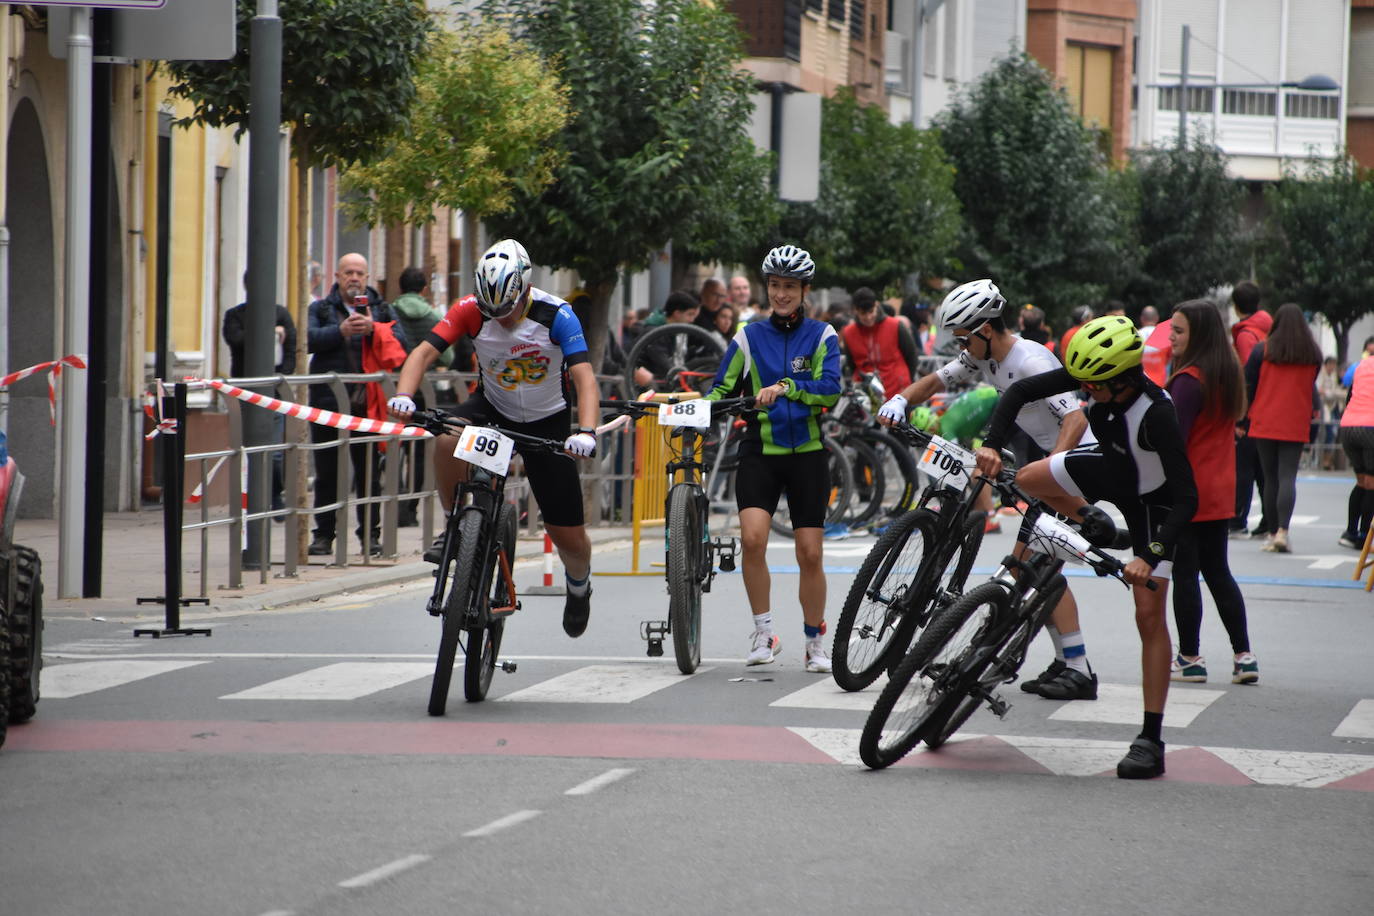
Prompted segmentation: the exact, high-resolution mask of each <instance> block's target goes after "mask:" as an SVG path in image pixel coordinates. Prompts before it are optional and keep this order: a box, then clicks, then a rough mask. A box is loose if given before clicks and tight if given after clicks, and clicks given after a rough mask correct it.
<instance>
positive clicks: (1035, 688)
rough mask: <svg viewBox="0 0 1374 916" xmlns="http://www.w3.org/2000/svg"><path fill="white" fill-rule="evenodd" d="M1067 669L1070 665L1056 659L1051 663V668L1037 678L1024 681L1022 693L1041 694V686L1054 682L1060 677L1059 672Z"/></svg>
mask: <svg viewBox="0 0 1374 916" xmlns="http://www.w3.org/2000/svg"><path fill="white" fill-rule="evenodd" d="M1067 667H1068V665H1066V664H1064V662H1063V661H1062V660H1061V659H1058V658H1056V659H1055V660H1054V661H1052V662H1050V666H1049V667H1048V668H1046V669H1045V670H1044V671H1041V672H1040V673H1039V674H1037V675H1036V676H1035V677H1033V678H1031V679H1030V680H1028V681H1022V682H1021V690H1022V692H1023V693H1039V692H1040V685H1041V684H1043V683H1045V682H1046V681H1052V680H1054V679H1055V678H1056V677H1058V676H1059V672H1061V671H1063V670H1064V669H1065V668H1067Z"/></svg>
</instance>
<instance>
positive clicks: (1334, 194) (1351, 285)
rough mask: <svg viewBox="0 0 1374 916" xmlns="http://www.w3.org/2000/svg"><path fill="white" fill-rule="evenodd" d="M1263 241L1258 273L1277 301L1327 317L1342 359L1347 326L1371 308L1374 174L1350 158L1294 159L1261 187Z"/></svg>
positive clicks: (1373, 290) (1373, 302)
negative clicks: (1265, 222)
mask: <svg viewBox="0 0 1374 916" xmlns="http://www.w3.org/2000/svg"><path fill="white" fill-rule="evenodd" d="M1264 200H1265V203H1266V204H1267V205H1268V207H1269V220H1268V229H1269V232H1268V237H1267V239H1266V242H1267V244H1265V245H1264V247H1263V248H1262V249H1261V258H1260V276H1261V279H1262V281H1263V282H1264V283H1265V285H1267V286H1270V287H1271V288H1272V289H1273V291H1274V301H1277V302H1296V303H1298V304H1299V305H1301V306H1302V307H1303V309H1304V310H1306V311H1309V312H1316V313H1319V314H1321V315H1324V316H1325V317H1326V320H1327V321H1328V322H1330V323H1331V329H1332V331H1334V332H1335V335H1336V359H1337V361H1339V362H1340V363H1341V364H1342V365H1344V364H1345V359H1346V353H1347V352H1348V339H1347V338H1348V336H1349V334H1350V328H1351V326H1352V325H1354V324H1355V322H1356V321H1358V320H1359V319H1360V318H1362V317H1364V316H1365V315H1367V314H1369V313H1370V312H1374V271H1371V270H1370V255H1371V252H1374V172H1371V171H1370V170H1369V169H1363V168H1361V167H1360V166H1359V165H1358V164H1357V163H1356V162H1355V161H1354V160H1353V159H1351V158H1349V157H1348V156H1344V155H1343V156H1341V157H1339V158H1337V159H1333V160H1323V159H1309V160H1307V161H1306V163H1305V168H1302V169H1300V167H1299V166H1297V165H1291V166H1289V167H1287V168H1286V169H1285V170H1284V176H1283V180H1282V181H1280V182H1278V183H1277V184H1274V185H1270V186H1269V187H1268V188H1265V191H1264Z"/></svg>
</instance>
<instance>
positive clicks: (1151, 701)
mask: <svg viewBox="0 0 1374 916" xmlns="http://www.w3.org/2000/svg"><path fill="white" fill-rule="evenodd" d="M1144 349H1145V348H1144V346H1143V345H1142V343H1141V340H1140V335H1139V334H1138V333H1137V331H1136V329H1135V326H1134V325H1133V324H1131V322H1130V320H1129V319H1126V318H1122V317H1121V316H1119V315H1106V316H1104V317H1102V318H1096V319H1094V320H1092V321H1090V322H1088V323H1087V324H1085V325H1083V327H1081V328H1080V329H1079V330H1078V333H1077V334H1075V335H1074V336H1073V339H1072V340H1071V341H1069V346H1068V349H1067V350H1066V351H1065V353H1064V368H1062V369H1058V370H1055V371H1053V372H1047V373H1045V374H1044V375H1037V376H1033V377H1031V378H1027V379H1023V380H1021V381H1018V382H1017V383H1016V384H1014V385H1012V386H1011V387H1010V388H1009V389H1007V392H1006V394H1005V395H1004V396H1003V398H1002V402H1001V403H1000V404H999V405H998V406H997V410H996V412H995V413H994V414H993V417H992V429H991V431H990V432H989V433H988V436H987V438H986V439H984V440H983V447H982V448H980V449H979V450H978V452H977V456H978V469H979V470H980V471H982V472H983V473H984V474H987V475H995V474H997V473H998V472H1000V471H1001V470H1002V459H1001V458H1000V457H999V455H998V449H999V448H1000V447H1001V445H1002V444H1003V443H1004V442H1005V441H1006V437H1007V433H1008V431H1009V430H1010V429H1011V424H1012V419H1013V418H1014V417H1015V416H1016V412H1017V411H1019V410H1020V409H1021V406H1022V405H1023V404H1026V403H1027V402H1029V401H1032V400H1035V399H1038V398H1044V397H1050V396H1052V395H1054V394H1058V393H1061V392H1065V391H1072V390H1073V389H1074V388H1077V387H1079V386H1082V387H1083V389H1084V390H1086V391H1087V392H1088V395H1089V397H1091V398H1092V401H1093V403H1092V404H1091V405H1090V406H1089V407H1088V411H1087V413H1088V425H1089V426H1090V427H1091V428H1092V431H1093V432H1094V433H1095V434H1096V435H1097V444H1096V445H1095V446H1092V447H1081V448H1076V449H1073V450H1072V451H1068V452H1059V453H1057V454H1055V455H1051V456H1050V457H1049V458H1046V459H1043V460H1041V461H1037V462H1034V463H1033V464H1029V465H1027V466H1025V467H1023V468H1022V469H1021V471H1020V472H1019V473H1018V474H1017V477H1016V482H1017V484H1018V485H1019V486H1020V487H1021V489H1023V490H1025V491H1026V493H1028V494H1030V495H1031V496H1034V497H1037V498H1039V499H1042V500H1044V501H1045V502H1047V503H1049V504H1050V506H1052V507H1053V508H1054V509H1055V511H1057V512H1059V513H1061V514H1062V515H1064V516H1066V517H1068V518H1078V510H1079V509H1081V508H1082V507H1083V505H1084V504H1085V503H1087V502H1097V501H1098V500H1106V501H1107V502H1110V503H1113V504H1114V505H1115V506H1116V507H1117V508H1118V509H1119V510H1121V514H1122V515H1124V516H1125V517H1126V526H1127V528H1128V529H1129V530H1130V534H1131V548H1132V550H1133V551H1134V553H1135V558H1134V559H1133V560H1131V562H1130V563H1128V564H1126V569H1125V572H1124V575H1123V578H1124V579H1125V580H1126V581H1127V582H1128V583H1129V584H1130V585H1131V586H1132V589H1131V591H1132V594H1133V596H1134V598H1135V623H1136V629H1137V630H1138V631H1139V633H1140V646H1141V651H1140V667H1141V687H1142V690H1143V692H1144V694H1145V717H1144V727H1143V728H1142V729H1141V732H1140V735H1139V736H1137V737H1136V739H1135V740H1134V741H1132V742H1131V748H1130V750H1129V751H1128V752H1127V753H1126V756H1125V757H1124V758H1122V760H1121V762H1120V763H1118V764H1117V765H1116V775H1117V776H1120V777H1121V778H1123V779H1151V778H1153V777H1155V776H1160V775H1163V773H1164V739H1163V737H1162V735H1161V728H1162V726H1163V724H1164V703H1165V700H1166V699H1167V698H1168V694H1169V662H1170V660H1171V655H1172V651H1173V649H1172V646H1171V644H1170V641H1169V627H1168V622H1167V621H1166V619H1165V610H1164V609H1165V598H1166V595H1167V592H1168V584H1169V572H1170V569H1171V567H1172V566H1173V556H1174V545H1175V543H1177V541H1178V537H1179V535H1180V534H1181V533H1182V531H1183V528H1184V526H1185V525H1187V524H1188V522H1189V521H1190V520H1191V519H1192V517H1193V513H1194V512H1196V511H1197V486H1196V484H1195V483H1194V481H1193V469H1192V466H1191V465H1190V464H1189V463H1188V451H1187V446H1186V445H1185V443H1184V440H1183V434H1182V433H1181V432H1180V431H1179V426H1178V417H1177V416H1176V415H1175V414H1174V407H1173V404H1172V402H1170V400H1169V396H1168V395H1167V394H1165V393H1164V392H1163V391H1161V390H1160V388H1159V386H1158V385H1156V384H1155V383H1154V382H1152V381H1150V380H1149V379H1148V378H1146V377H1145V373H1144V372H1143V371H1142V370H1141V367H1140V363H1141V357H1142V355H1143V354H1144ZM1151 581H1153V582H1154V584H1155V590H1154V591H1151V590H1149V589H1148V588H1147V587H1146V586H1147V583H1149V582H1151Z"/></svg>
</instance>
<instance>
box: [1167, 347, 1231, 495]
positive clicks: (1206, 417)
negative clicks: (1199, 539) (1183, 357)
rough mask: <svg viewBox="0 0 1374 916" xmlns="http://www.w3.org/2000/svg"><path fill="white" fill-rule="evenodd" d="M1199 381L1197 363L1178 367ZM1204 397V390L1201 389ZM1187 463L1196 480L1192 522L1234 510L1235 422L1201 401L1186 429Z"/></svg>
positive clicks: (1200, 372)
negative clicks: (1189, 427) (1202, 405)
mask: <svg viewBox="0 0 1374 916" xmlns="http://www.w3.org/2000/svg"><path fill="white" fill-rule="evenodd" d="M1179 374H1180V375H1190V376H1192V377H1193V378H1195V379H1197V380H1198V383H1199V384H1201V383H1202V371H1201V370H1200V369H1198V367H1197V366H1189V367H1188V368H1186V369H1183V370H1180V372H1179ZM1203 395H1204V397H1205V396H1206V392H1205V391H1204V392H1203ZM1188 463H1189V464H1191V465H1192V466H1193V480H1194V481H1196V482H1197V512H1196V513H1194V514H1193V519H1192V520H1193V521H1195V522H1212V521H1216V520H1217V519H1219V518H1231V517H1232V516H1233V515H1235V514H1236V424H1235V423H1234V422H1233V421H1232V420H1230V419H1229V418H1227V417H1225V416H1223V415H1222V413H1221V411H1219V410H1213V409H1210V408H1209V407H1208V406H1206V405H1204V407H1203V409H1202V412H1201V413H1199V414H1198V415H1197V418H1196V419H1194V420H1193V426H1192V428H1191V429H1189V430H1188Z"/></svg>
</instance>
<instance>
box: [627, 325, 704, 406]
mask: <svg viewBox="0 0 1374 916" xmlns="http://www.w3.org/2000/svg"><path fill="white" fill-rule="evenodd" d="M724 355H725V350H724V349H723V348H722V347H721V345H720V342H719V341H718V340H717V339H716V338H715V337H713V336H711V334H710V332H709V331H707V330H706V329H705V328H702V327H700V326H698V325H695V324H691V323H688V322H673V323H671V324H662V325H659V326H658V327H656V328H653V329H651V330H649V331H647V332H645V333H644V334H643V335H642V336H641V337H640V338H639V339H638V340H636V341H635V342H634V345H633V346H632V347H630V351H629V353H627V354H626V355H625V370H624V373H623V375H624V379H625V392H626V393H627V394H633V393H634V392H636V391H644V390H652V391H663V392H668V391H681V392H695V393H697V394H699V395H701V394H706V392H708V391H710V390H711V382H712V380H713V379H715V377H716V370H718V369H719V368H720V360H721V357H722V356H724ZM641 369H642V370H645V371H647V372H648V373H649V374H650V375H652V376H653V380H652V381H649V382H644V381H642V375H641V373H640V372H639V370H641ZM637 376H639V377H637Z"/></svg>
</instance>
